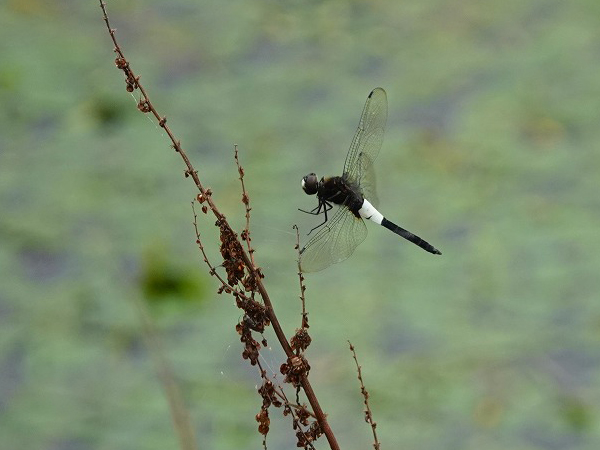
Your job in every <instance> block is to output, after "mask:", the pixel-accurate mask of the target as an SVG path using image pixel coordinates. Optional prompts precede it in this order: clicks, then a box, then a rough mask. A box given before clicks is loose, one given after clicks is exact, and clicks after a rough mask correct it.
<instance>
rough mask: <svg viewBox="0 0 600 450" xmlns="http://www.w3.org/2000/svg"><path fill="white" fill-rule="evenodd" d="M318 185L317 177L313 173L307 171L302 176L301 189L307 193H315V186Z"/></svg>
mask: <svg viewBox="0 0 600 450" xmlns="http://www.w3.org/2000/svg"><path fill="white" fill-rule="evenodd" d="M318 186H319V179H318V178H317V176H316V175H315V174H314V173H309V174H308V175H306V176H305V177H304V178H302V189H304V192H306V193H307V194H308V195H315V194H316V193H317V188H318Z"/></svg>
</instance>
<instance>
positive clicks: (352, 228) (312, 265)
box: [300, 206, 367, 273]
mask: <svg viewBox="0 0 600 450" xmlns="http://www.w3.org/2000/svg"><path fill="white" fill-rule="evenodd" d="M366 237H367V226H366V225H365V222H364V221H363V220H362V219H361V218H359V217H356V216H355V215H354V214H352V212H351V211H350V210H349V209H348V208H346V207H345V206H341V207H340V208H339V209H338V211H336V213H335V214H334V215H333V217H331V218H330V219H329V220H328V221H327V222H326V223H325V224H324V225H323V226H322V227H321V228H319V230H318V232H317V234H315V236H313V238H312V239H311V240H310V241H308V243H307V244H306V245H305V246H304V248H303V249H302V250H301V251H300V270H301V271H302V272H305V273H306V272H318V271H319V270H323V269H325V268H326V267H329V266H330V265H331V264H335V263H338V262H340V261H343V260H344V259H346V258H348V257H349V256H350V255H351V254H352V252H353V251H354V249H355V248H356V247H357V246H358V244H360V243H361V242H362V241H364V240H365V238H366Z"/></svg>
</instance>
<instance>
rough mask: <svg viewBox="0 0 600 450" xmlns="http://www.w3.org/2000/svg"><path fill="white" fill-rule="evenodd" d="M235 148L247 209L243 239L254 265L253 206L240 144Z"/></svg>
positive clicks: (243, 200)
mask: <svg viewBox="0 0 600 450" xmlns="http://www.w3.org/2000/svg"><path fill="white" fill-rule="evenodd" d="M234 148H235V153H234V159H235V165H236V166H237V169H238V174H239V175H240V183H241V185H242V203H243V204H244V208H245V209H246V226H245V227H244V230H243V231H242V240H243V241H246V247H247V248H248V254H249V255H250V259H251V260H252V265H253V266H254V265H255V262H254V249H253V248H252V239H251V238H250V211H251V210H252V208H250V197H249V196H248V193H247V192H246V185H245V183H244V168H243V167H242V166H241V164H240V159H239V157H238V146H237V145H234Z"/></svg>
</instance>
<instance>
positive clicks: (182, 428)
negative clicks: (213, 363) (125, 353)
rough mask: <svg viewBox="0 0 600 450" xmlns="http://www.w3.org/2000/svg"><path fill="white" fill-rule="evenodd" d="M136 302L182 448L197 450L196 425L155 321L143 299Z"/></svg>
mask: <svg viewBox="0 0 600 450" xmlns="http://www.w3.org/2000/svg"><path fill="white" fill-rule="evenodd" d="M135 303H136V306H137V309H138V312H139V316H140V317H141V322H142V328H143V332H144V339H145V341H146V345H147V346H148V348H149V349H151V352H150V354H151V355H152V357H153V359H154V365H155V367H156V372H157V374H158V379H159V380H160V383H161V385H162V387H163V389H164V390H165V396H166V397H167V400H168V402H169V408H170V409H171V411H172V414H171V417H172V419H173V425H174V427H175V430H176V432H177V436H178V438H179V445H180V447H181V449H182V450H197V449H198V444H197V442H196V434H195V432H194V427H193V426H192V422H191V420H190V416H189V414H188V410H187V408H186V406H185V402H184V401H183V395H182V394H181V390H180V389H179V386H178V384H177V383H176V382H175V375H174V374H173V371H172V369H171V365H170V364H169V362H168V361H167V359H166V357H165V353H164V351H163V349H162V346H161V342H160V339H159V336H158V332H157V331H156V327H155V325H154V322H153V321H152V318H151V317H150V315H149V314H148V310H147V309H146V305H145V304H144V303H143V302H142V300H141V299H139V298H136V300H135Z"/></svg>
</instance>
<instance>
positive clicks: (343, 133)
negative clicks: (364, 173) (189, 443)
mask: <svg viewBox="0 0 600 450" xmlns="http://www.w3.org/2000/svg"><path fill="white" fill-rule="evenodd" d="M108 11H109V15H110V16H111V20H112V24H113V26H114V27H115V28H117V33H118V34H117V36H118V39H119V41H120V43H121V45H122V46H123V48H124V50H125V53H126V55H127V57H128V58H129V59H130V61H131V63H132V64H133V67H134V69H135V70H136V72H137V73H138V74H140V75H141V76H142V79H143V81H144V82H145V83H146V86H147V87H148V89H149V90H150V96H151V98H152V100H153V101H154V102H155V103H156V105H157V107H158V108H159V110H160V111H161V113H163V114H166V115H167V116H168V117H169V123H170V124H171V126H172V127H173V130H174V131H175V133H176V134H177V135H178V137H179V138H180V139H181V141H182V144H183V146H184V148H185V149H186V150H187V151H188V152H189V154H190V157H191V158H192V159H193V161H194V163H195V165H196V168H197V169H198V170H199V172H200V175H201V177H202V179H203V181H204V183H206V184H207V185H209V186H210V187H211V188H212V189H213V191H214V192H215V200H216V201H217V202H218V204H219V206H220V207H221V208H222V210H223V212H224V213H225V214H226V215H227V216H228V217H229V218H230V219H231V221H232V223H233V224H234V225H236V226H238V227H239V229H240V230H241V227H242V226H243V224H244V221H245V219H244V216H243V205H242V204H241V202H240V196H241V193H240V188H239V180H237V171H236V168H235V164H234V161H233V144H234V143H237V144H239V146H240V158H241V161H242V163H243V165H244V167H245V170H246V183H247V187H248V190H249V192H250V196H251V202H252V208H253V210H252V225H253V228H252V232H253V238H254V241H253V242H254V243H255V245H256V247H257V253H256V257H257V260H258V261H259V264H261V265H262V266H263V267H264V271H265V274H266V285H267V288H268V289H269V292H270V294H271V296H272V298H273V301H274V303H275V307H276V308H277V312H278V314H279V315H280V317H281V319H282V324H283V326H284V328H285V329H286V330H287V332H288V333H290V332H291V331H292V330H293V329H294V328H295V327H298V326H299V324H300V306H299V302H298V299H297V298H298V291H297V286H298V280H297V277H296V274H295V271H296V268H295V258H296V256H295V252H294V249H293V245H294V243H295V234H294V232H293V230H292V228H291V226H292V224H294V223H298V224H299V225H300V227H301V229H302V230H304V232H305V231H307V230H308V229H310V228H312V226H314V218H312V217H307V216H305V215H302V214H301V213H299V212H298V211H297V208H303V209H307V208H308V209H310V208H312V206H311V205H312V204H313V202H314V198H308V197H306V196H305V195H304V194H303V193H302V191H301V189H300V182H299V181H300V178H301V177H302V176H303V175H304V174H306V173H308V172H310V171H316V172H317V173H318V174H319V175H328V174H338V173H339V172H340V170H341V166H342V164H343V160H344V156H345V152H346V151H347V148H348V145H349V144H350V140H351V138H352V136H353V133H354V130H355V127H356V125H357V122H358V117H359V114H360V112H361V108H362V105H363V103H364V100H365V98H366V95H367V94H368V93H369V91H370V90H371V89H372V88H374V87H376V86H382V87H384V88H385V89H386V91H387V93H388V99H389V107H390V115H389V120H388V129H387V131H386V138H385V142H384V146H383V150H382V153H381V156H380V157H379V160H378V163H379V165H378V167H377V175H378V186H379V188H380V193H379V197H380V205H381V209H382V212H383V213H384V214H385V215H386V216H389V217H390V219H391V220H394V221H395V222H397V223H399V224H400V225H402V226H404V227H406V228H408V229H409V230H412V231H414V232H415V233H418V234H419V235H422V236H423V237H424V238H425V239H427V240H429V241H430V242H432V243H433V244H434V245H435V246H436V247H438V248H440V249H441V250H442V251H443V253H444V254H443V256H442V257H439V258H434V257H432V256H431V255H428V254H426V253H425V252H423V251H421V250H420V249H418V248H416V247H414V246H412V245H410V244H407V243H405V242H399V240H398V239H396V238H395V237H394V236H393V235H392V234H391V233H387V232H386V231H385V230H382V229H381V230H380V229H376V228H375V227H369V229H370V232H369V233H370V234H369V237H368V238H367V241H366V242H365V243H364V244H362V245H361V246H360V247H359V248H358V249H357V251H356V252H355V254H354V255H353V257H352V258H350V259H349V260H348V261H346V262H344V263H342V264H339V265H336V266H334V267H331V268H329V269H328V270H326V271H324V272H322V273H318V274H315V275H313V276H310V277H308V281H307V284H308V291H307V305H308V309H309V312H310V324H311V329H310V331H311V335H312V337H313V345H312V346H311V348H310V349H309V351H308V356H309V359H310V362H311V366H312V371H311V377H312V380H313V384H314V386H315V390H316V392H317V395H318V396H319V398H320V400H321V402H322V406H323V408H324V410H325V411H326V412H327V413H328V414H329V418H330V420H331V422H332V427H333V429H334V431H335V432H336V435H337V436H338V438H339V440H340V443H341V445H342V447H343V448H346V449H364V448H368V447H369V446H370V431H369V429H368V428H367V426H366V425H364V426H360V424H362V423H363V418H362V399H361V397H360V394H359V390H358V385H357V381H356V376H355V375H356V374H355V372H354V369H353V362H352V358H351V355H350V354H349V352H348V351H347V348H346V345H347V344H346V339H350V340H351V341H352V342H353V344H354V345H355V346H356V349H357V352H358V357H359V360H360V363H361V365H362V366H363V375H364V378H365V383H366V385H367V388H368V389H369V391H370V392H371V395H372V398H371V401H372V408H373V412H374V415H375V420H376V421H377V422H378V433H379V435H380V438H381V441H382V443H383V448H419V449H423V450H426V449H439V448H444V449H461V450H463V449H486V450H495V449H502V450H504V449H507V448H509V449H512V450H542V449H543V450H546V449H548V450H553V449H559V448H560V449H573V450H588V449H589V450H596V449H598V448H599V447H600V425H599V424H600V420H599V415H600V387H599V386H600V350H599V349H600V345H599V344H600V306H599V301H598V300H599V298H598V297H599V295H598V293H599V292H600V280H599V277H598V273H599V271H600V235H599V233H598V223H599V221H600V220H599V219H600V200H599V198H600V197H599V196H598V192H600V177H599V176H598V172H599V168H600V152H598V147H599V143H600V127H598V125H597V124H598V123H600V104H599V103H600V100H599V99H600V95H599V94H600V78H599V77H598V73H600V53H599V49H600V3H599V2H597V1H596V0H582V1H579V2H562V1H558V0H524V1H523V0H520V1H516V0H509V1H505V2H479V1H474V0H467V1H463V2H459V3H457V2H449V1H443V0H423V1H419V2H416V1H415V2H407V1H400V2H392V1H383V0H369V1H366V0H352V1H347V0H344V1H341V0H327V1H320V2H298V1H289V0H288V1H280V0H279V1H274V0H262V1H258V0H251V1H241V0H233V1H228V2H223V1H217V0H202V1H189V0H175V1H171V2H161V1H158V0H147V1H143V2H142V1H140V0H127V1H119V2H111V1H109V2H108ZM0 37H1V39H0V54H1V55H2V58H1V62H0V175H1V178H0V206H1V208H2V214H0V273H2V275H3V276H2V283H1V285H0V436H2V448H3V449H4V448H6V449H24V448H26V449H44V450H45V449H48V450H67V449H68V450H73V449H77V450H79V449H83V450H87V449H94V450H101V449H114V448H118V449H139V448H143V449H163V448H166V447H168V448H176V446H177V440H176V437H175V434H174V432H173V429H172V425H171V419H170V416H169V411H168V407H167V402H166V401H165V399H164V397H163V393H162V390H161V387H160V385H159V384H158V382H157V380H156V377H155V375H154V368H153V366H152V364H151V358H150V356H149V354H148V351H147V349H146V348H145V347H144V345H143V339H142V333H141V326H140V323H139V318H138V317H137V316H136V308H135V306H134V305H135V302H134V300H136V299H143V300H145V301H147V302H150V304H151V305H152V308H151V311H152V313H153V316H154V317H155V319H156V321H157V326H158V327H159V329H160V330H161V333H162V335H163V337H164V347H165V349H166V354H167V355H168V357H169V358H170V359H171V361H172V362H173V365H174V369H175V372H176V374H177V377H178V381H179V382H180V384H181V386H182V387H183V389H184V393H185V398H186V402H187V404H188V405H189V407H190V410H191V414H192V417H193V420H194V424H195V426H196V428H197V432H198V438H199V442H200V445H201V448H210V449H215V450H221V449H223V450H225V449H233V448H258V447H260V441H261V438H260V436H259V435H258V433H257V432H256V423H255V421H254V415H255V414H256V412H257V411H258V409H259V407H260V404H259V397H258V395H257V394H256V393H255V390H254V387H255V384H256V383H257V380H258V377H257V373H256V372H255V370H253V368H250V367H248V366H247V364H246V362H244V361H242V359H241V357H240V352H241V346H240V344H239V342H238V336H237V335H236V333H235V330H234V326H235V323H236V321H237V320H238V319H239V311H238V310H237V309H236V308H235V306H234V305H233V302H232V301H231V299H229V298H225V297H220V296H218V295H216V293H215V291H216V288H217V285H216V282H215V280H214V279H211V278H210V277H209V275H208V274H207V271H206V268H205V267H204V266H203V264H202V259H201V257H200V255H199V254H198V250H197V247H196V245H195V236H194V234H193V228H192V226H191V223H190V222H191V221H192V213H191V209H190V206H189V204H190V201H191V200H192V198H193V196H194V195H195V192H194V189H193V186H192V184H191V183H190V182H189V180H186V179H185V178H184V177H183V169H184V168H183V165H182V163H181V162H180V160H179V158H178V157H177V155H175V154H174V153H173V151H172V150H171V149H170V148H169V146H168V145H169V143H168V141H167V139H166V136H164V133H162V132H161V130H160V129H159V128H158V127H157V126H156V125H155V124H153V123H152V122H151V121H150V120H149V119H148V118H147V117H143V116H142V115H141V114H139V112H138V111H137V110H136V107H135V103H136V99H137V97H136V96H135V95H133V96H130V95H129V94H127V93H126V92H125V90H124V87H125V86H124V83H123V80H122V75H121V74H120V72H118V71H117V70H116V69H115V68H114V63H113V59H114V55H113V53H112V46H111V43H110V39H109V37H108V35H107V33H106V30H105V28H104V23H103V22H102V20H101V12H100V9H99V7H98V4H97V3H96V2H94V1H89V2H80V1H74V0H68V1H63V2H43V1H40V0H9V1H7V2H3V3H0ZM132 97H133V98H132ZM213 223H214V220H213V219H212V218H211V217H207V216H201V217H199V225H200V229H201V233H202V235H203V241H205V244H206V246H207V249H208V250H209V251H210V252H211V253H210V255H211V256H212V258H214V259H213V262H218V248H217V247H218V237H217V234H216V231H215V229H214V227H213ZM266 337H267V338H268V339H269V340H270V341H273V342H274V337H273V336H272V335H270V334H269V335H267V336H266ZM263 357H264V358H265V361H264V362H265V365H267V366H268V367H270V368H272V369H273V371H277V368H278V367H279V365H280V364H281V352H280V351H279V350H277V349H276V348H274V349H272V350H271V349H267V350H265V351H264V352H263ZM272 420H273V423H272V427H271V430H272V432H271V434H270V436H269V439H268V442H269V446H270V448H293V445H294V444H293V442H294V441H293V437H292V432H291V425H290V423H289V420H288V419H287V418H281V417H280V416H279V414H278V413H277V412H275V411H274V412H273V414H272ZM325 447H326V444H325V442H323V443H321V444H320V446H319V448H325Z"/></svg>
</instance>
